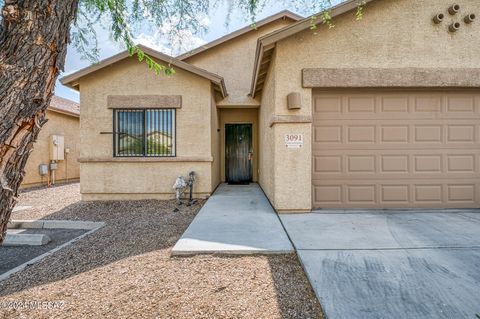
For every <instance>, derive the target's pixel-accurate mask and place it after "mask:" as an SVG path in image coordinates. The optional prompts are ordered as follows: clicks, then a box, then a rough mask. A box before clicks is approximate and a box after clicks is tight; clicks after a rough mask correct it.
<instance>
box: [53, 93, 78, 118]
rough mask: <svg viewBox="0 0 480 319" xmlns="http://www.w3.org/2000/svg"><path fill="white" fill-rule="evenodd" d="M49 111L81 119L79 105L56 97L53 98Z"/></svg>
mask: <svg viewBox="0 0 480 319" xmlns="http://www.w3.org/2000/svg"><path fill="white" fill-rule="evenodd" d="M47 110H49V111H54V112H57V113H62V114H66V115H70V116H74V117H80V105H79V104H78V103H76V102H74V101H71V100H68V99H65V98H63V97H60V96H56V95H54V96H52V99H51V101H50V105H49V106H48V108H47Z"/></svg>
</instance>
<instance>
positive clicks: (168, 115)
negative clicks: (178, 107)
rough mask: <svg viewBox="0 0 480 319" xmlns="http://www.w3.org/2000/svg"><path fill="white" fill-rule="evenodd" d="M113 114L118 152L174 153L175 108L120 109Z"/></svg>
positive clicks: (130, 154) (124, 154) (141, 154)
mask: <svg viewBox="0 0 480 319" xmlns="http://www.w3.org/2000/svg"><path fill="white" fill-rule="evenodd" d="M114 118H115V120H114V148H115V149H114V154H115V156H118V157H155V156H165V157H167V156H175V109H119V110H115V112H114Z"/></svg>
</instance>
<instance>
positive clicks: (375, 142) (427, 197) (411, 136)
mask: <svg viewBox="0 0 480 319" xmlns="http://www.w3.org/2000/svg"><path fill="white" fill-rule="evenodd" d="M314 103H315V107H314V124H313V126H314V128H313V132H314V139H313V146H312V154H313V172H312V184H313V191H312V192H313V206H314V207H315V208H322V207H325V208H397V207H398V208H415V207H424V208H431V207H438V208H441V207H479V206H480V198H479V197H480V195H479V194H478V192H480V188H479V182H478V181H479V180H480V143H479V140H480V123H479V121H478V118H480V117H479V115H480V113H479V112H480V94H473V93H471V92H458V91H452V92H443V93H441V92H419V91H412V92H384V91H381V90H379V91H378V93H377V94H373V93H372V92H369V93H366V94H362V93H357V92H343V93H341V92H340V93H339V92H337V93H334V94H331V93H318V94H316V95H315V98H314ZM366 113H368V114H366Z"/></svg>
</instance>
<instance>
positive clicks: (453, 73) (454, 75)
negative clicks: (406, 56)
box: [302, 68, 480, 88]
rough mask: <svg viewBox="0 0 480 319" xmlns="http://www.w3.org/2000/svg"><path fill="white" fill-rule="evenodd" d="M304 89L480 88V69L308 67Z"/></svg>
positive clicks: (304, 71) (304, 73) (305, 73)
mask: <svg viewBox="0 0 480 319" xmlns="http://www.w3.org/2000/svg"><path fill="white" fill-rule="evenodd" d="M302 73H303V77H302V78H303V87H304V88H315V87H322V88H334V87H338V88H347V87H348V88H368V87H385V88H390V87H405V88H414V87H450V88H452V87H466V88H468V87H480V69H460V68H430V69H428V68H396V69H380V68H368V69H367V68H358V69H357V68H356V69H304V70H303V72H302Z"/></svg>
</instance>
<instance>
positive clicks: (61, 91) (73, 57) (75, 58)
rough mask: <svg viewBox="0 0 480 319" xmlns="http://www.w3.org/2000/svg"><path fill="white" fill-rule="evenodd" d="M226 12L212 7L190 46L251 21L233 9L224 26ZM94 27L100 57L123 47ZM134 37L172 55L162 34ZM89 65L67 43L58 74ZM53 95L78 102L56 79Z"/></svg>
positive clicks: (279, 4) (272, 6) (276, 5)
mask: <svg viewBox="0 0 480 319" xmlns="http://www.w3.org/2000/svg"><path fill="white" fill-rule="evenodd" d="M300 1H304V0H300ZM334 2H339V1H338V0H337V1H334ZM286 3H287V4H286ZM288 3H291V2H290V1H286V0H283V1H269V3H268V5H266V6H265V7H264V9H263V10H262V11H259V12H257V20H260V19H263V18H265V17H267V16H270V15H272V14H275V13H277V12H279V11H281V10H284V9H288V10H291V11H293V12H295V11H296V10H295V7H296V6H295V5H294V4H288ZM227 12H228V9H227V6H226V5H223V6H219V7H217V8H215V9H212V10H211V11H210V13H209V16H208V18H207V19H206V20H207V21H206V22H205V23H206V25H207V26H208V30H207V32H206V33H205V34H203V35H191V37H190V39H188V40H189V42H190V43H192V44H193V47H192V48H190V49H193V48H194V47H198V46H200V45H202V44H204V43H207V42H210V41H212V40H215V39H217V38H219V37H221V36H223V35H225V34H227V33H230V32H232V31H235V30H237V29H239V28H242V27H244V26H246V25H249V24H250V21H249V20H248V19H247V18H246V17H244V16H243V15H242V14H241V13H239V12H236V11H233V12H232V14H231V17H230V20H229V24H228V27H227V26H226V15H227ZM297 13H299V12H297ZM299 14H302V15H304V16H305V14H306V12H303V13H302V12H300V13H299ZM99 23H101V22H99ZM95 29H97V33H98V43H99V49H100V59H105V58H107V57H109V56H112V55H114V54H116V53H118V52H121V51H123V50H124V48H123V46H122V45H121V44H119V43H114V42H113V41H112V40H111V39H110V36H109V32H108V31H106V30H104V29H103V28H101V27H100V26H99V27H97V28H95ZM135 36H136V37H137V40H136V42H138V43H142V44H145V45H148V46H150V47H152V48H155V49H157V50H160V51H163V52H164V53H167V54H172V52H168V51H169V50H171V49H172V47H171V46H170V45H169V44H168V43H160V42H164V39H161V36H159V35H158V34H157V35H155V34H153V32H151V33H148V32H146V33H141V34H137V35H135ZM187 38H188V36H187ZM173 50H177V51H178V50H179V48H173ZM176 53H178V52H176ZM90 64H91V62H89V61H87V60H83V59H81V57H80V54H79V53H78V52H77V51H76V50H75V48H74V47H73V46H72V45H70V46H69V48H68V51H67V59H66V64H65V72H63V73H62V74H61V75H60V78H61V77H62V76H63V75H65V74H68V73H72V72H74V71H76V70H79V69H82V68H84V67H87V66H88V65H90ZM55 94H56V95H58V96H61V97H65V98H68V99H71V100H74V101H77V102H78V101H79V93H78V92H77V91H74V90H72V89H69V88H67V87H65V86H63V85H61V84H60V82H59V81H57V84H56V86H55Z"/></svg>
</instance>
